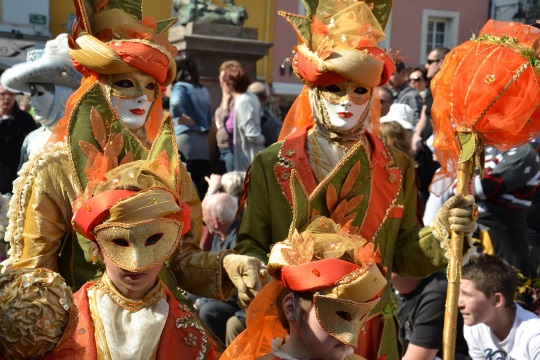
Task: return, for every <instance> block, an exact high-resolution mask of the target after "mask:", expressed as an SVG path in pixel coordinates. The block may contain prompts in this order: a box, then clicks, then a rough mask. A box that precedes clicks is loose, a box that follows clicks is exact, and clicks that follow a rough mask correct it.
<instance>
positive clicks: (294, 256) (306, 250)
mask: <svg viewBox="0 0 540 360" xmlns="http://www.w3.org/2000/svg"><path fill="white" fill-rule="evenodd" d="M289 242H290V245H291V247H290V248H286V247H285V248H283V249H282V250H281V253H282V255H283V258H284V259H285V261H286V262H287V263H288V264H289V265H300V264H305V263H308V262H310V261H311V260H312V258H313V251H314V249H315V245H314V243H313V238H312V237H311V235H310V234H305V235H300V234H299V233H298V231H296V230H295V232H294V234H293V236H292V237H290V238H289Z"/></svg>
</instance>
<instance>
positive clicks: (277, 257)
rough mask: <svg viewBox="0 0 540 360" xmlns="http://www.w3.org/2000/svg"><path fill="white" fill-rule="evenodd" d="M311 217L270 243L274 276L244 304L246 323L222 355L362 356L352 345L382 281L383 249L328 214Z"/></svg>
mask: <svg viewBox="0 0 540 360" xmlns="http://www.w3.org/2000/svg"><path fill="white" fill-rule="evenodd" d="M309 221H310V223H309V224H308V226H307V227H306V228H305V229H304V230H303V231H302V232H299V231H297V230H296V229H294V231H291V232H290V233H289V236H288V238H287V239H286V240H284V241H282V242H279V243H277V244H275V246H274V247H273V248H272V251H271V252H270V256H269V260H268V271H269V273H271V274H272V276H273V277H274V278H275V280H274V281H273V282H271V283H269V284H268V285H267V286H266V287H265V288H263V290H262V292H261V293H260V294H259V295H258V296H257V297H256V298H255V299H254V300H253V302H252V303H251V305H250V306H249V308H248V309H247V311H246V312H247V319H248V320H247V321H248V327H247V330H246V332H244V333H242V334H241V335H239V337H238V338H237V339H236V340H235V341H234V342H233V343H232V344H231V345H230V346H229V348H228V349H227V351H226V352H225V353H224V355H223V359H224V360H227V359H233V358H234V359H240V360H244V359H264V360H266V359H272V360H273V359H327V360H330V359H336V360H342V359H363V358H362V357H360V356H358V355H356V354H354V349H353V348H354V347H357V346H358V335H359V333H360V331H361V330H362V329H363V327H364V325H365V322H366V320H367V319H368V318H369V316H370V315H369V314H370V312H371V310H372V309H373V308H374V307H375V306H376V305H377V303H378V302H379V301H380V295H381V293H382V290H383V288H384V287H385V285H386V279H385V269H383V268H382V267H380V260H381V258H380V253H379V252H378V251H377V250H376V249H375V247H374V246H373V243H368V242H367V241H366V240H365V239H363V238H361V237H360V236H357V235H352V234H349V233H348V232H347V231H346V230H345V229H343V228H341V227H340V226H338V225H337V224H336V223H335V222H334V221H333V220H332V219H328V218H326V217H314V218H313V219H311V220H309ZM336 244H339V246H336ZM269 350H270V351H269Z"/></svg>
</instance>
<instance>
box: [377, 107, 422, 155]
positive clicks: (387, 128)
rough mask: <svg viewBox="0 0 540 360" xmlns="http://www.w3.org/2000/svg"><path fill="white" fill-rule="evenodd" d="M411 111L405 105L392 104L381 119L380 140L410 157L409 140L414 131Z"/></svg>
mask: <svg viewBox="0 0 540 360" xmlns="http://www.w3.org/2000/svg"><path fill="white" fill-rule="evenodd" d="M413 120H414V117H413V110H412V108H411V107H410V106H409V105H407V104H392V106H390V110H389V112H388V114H387V115H386V116H383V117H381V140H382V142H383V143H384V144H385V145H391V146H394V147H396V148H398V149H399V150H401V151H403V152H404V153H405V154H407V155H409V156H411V157H412V155H413V154H412V150H411V138H412V134H413V131H414V127H413V125H412V124H413Z"/></svg>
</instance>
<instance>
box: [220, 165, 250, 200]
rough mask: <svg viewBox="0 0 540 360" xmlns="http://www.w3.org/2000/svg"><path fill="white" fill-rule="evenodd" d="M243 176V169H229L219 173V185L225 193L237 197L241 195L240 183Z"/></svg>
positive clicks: (244, 174)
mask: <svg viewBox="0 0 540 360" xmlns="http://www.w3.org/2000/svg"><path fill="white" fill-rule="evenodd" d="M245 177H246V172H245V171H230V172H228V173H225V174H223V175H221V186H222V187H223V190H225V192H227V194H229V195H231V196H234V197H235V198H237V199H238V198H240V195H242V184H243V183H244V179H245Z"/></svg>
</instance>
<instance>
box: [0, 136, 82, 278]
mask: <svg viewBox="0 0 540 360" xmlns="http://www.w3.org/2000/svg"><path fill="white" fill-rule="evenodd" d="M68 154H69V150H68V148H67V147H66V144H65V143H56V144H54V145H52V146H48V147H45V149H44V150H43V151H41V152H38V153H36V155H35V156H34V157H33V158H32V159H31V160H29V161H27V162H26V163H24V165H23V166H22V168H21V170H19V172H18V177H17V179H16V180H15V181H14V182H13V196H12V197H11V200H10V202H9V210H8V214H7V216H8V218H9V225H8V227H7V229H6V234H5V241H6V242H9V243H10V247H11V248H10V250H9V251H8V255H9V261H8V264H13V263H15V262H17V261H19V260H20V259H21V257H22V253H23V247H24V239H23V231H24V223H25V219H26V211H27V209H28V206H29V202H30V197H31V195H32V192H33V189H34V180H35V178H36V177H37V176H38V175H39V174H40V173H41V171H43V170H44V169H45V168H46V166H47V164H48V163H49V162H50V159H55V158H62V157H66V158H67V157H68ZM79 189H80V188H76V192H80V191H79ZM7 267H9V265H8V266H7ZM7 267H6V268H5V270H7Z"/></svg>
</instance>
